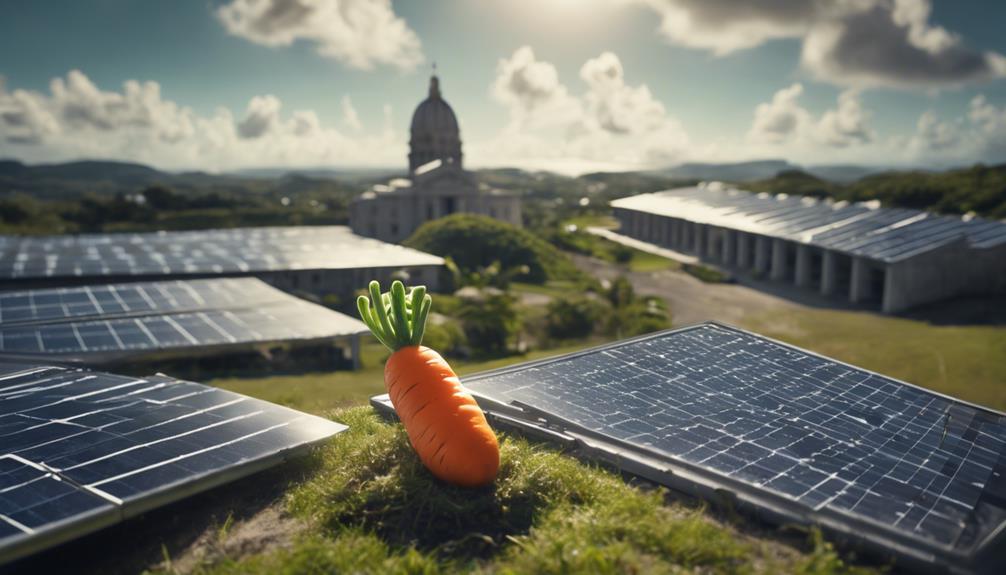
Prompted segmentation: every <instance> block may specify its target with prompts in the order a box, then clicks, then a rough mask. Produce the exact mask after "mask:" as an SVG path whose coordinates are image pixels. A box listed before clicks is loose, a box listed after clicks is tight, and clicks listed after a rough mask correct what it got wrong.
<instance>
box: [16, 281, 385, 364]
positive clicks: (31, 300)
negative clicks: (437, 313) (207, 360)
mask: <svg viewBox="0 0 1006 575" xmlns="http://www.w3.org/2000/svg"><path fill="white" fill-rule="evenodd" d="M365 332H367V327H366V326H365V325H364V324H363V323H362V322H360V321H359V320H357V319H355V318H351V317H349V316H346V315H344V314H341V313H338V312H336V311H333V310H330V309H327V308H324V307H321V306H318V305H315V304H312V303H310V302H306V301H304V300H301V299H299V298H296V297H293V296H291V295H289V294H286V293H284V292H282V291H280V290H277V289H275V288H273V287H271V286H269V285H266V284H265V283H264V282H262V281H260V280H258V279H255V278H222V279H212V280H192V281H170V282H148V283H130V284H118V285H104V286H83V287H72V288H57V289H39V290H29V291H18V292H0V356H8V357H9V356H15V357H32V356H40V355H44V356H45V357H47V358H49V359H50V361H52V360H56V359H59V360H63V361H81V362H87V363H101V362H102V361H105V360H114V359H119V358H121V357H124V356H129V357H133V356H137V355H142V354H146V353H155V352H165V351H175V352H177V351H184V350H200V351H202V350H206V349H213V348H215V346H247V345H252V344H263V343H272V342H285V341H309V340H320V339H326V338H336V337H342V336H350V335H355V334H361V333H365Z"/></svg>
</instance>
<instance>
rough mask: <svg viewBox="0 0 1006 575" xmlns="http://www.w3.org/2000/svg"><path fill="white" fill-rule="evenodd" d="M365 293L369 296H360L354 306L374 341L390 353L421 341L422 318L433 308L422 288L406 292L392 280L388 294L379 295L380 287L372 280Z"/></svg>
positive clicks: (423, 324)
mask: <svg viewBox="0 0 1006 575" xmlns="http://www.w3.org/2000/svg"><path fill="white" fill-rule="evenodd" d="M368 291H369V292H370V297H367V296H365V295H361V296H360V297H359V298H357V299H356V307H357V309H358V310H359V311H360V318H361V319H363V323H365V324H367V327H369V328H370V331H372V332H374V337H376V338H377V340H378V341H380V342H381V343H382V344H384V345H385V346H386V347H387V348H388V349H390V350H391V351H397V350H399V349H401V348H403V347H407V346H411V345H416V346H418V345H420V344H421V343H422V342H423V334H424V333H425V332H426V319H427V317H428V316H429V314H430V308H431V307H432V306H433V298H432V297H430V295H429V294H427V293H426V286H416V287H413V288H412V289H410V290H408V291H406V288H405V284H403V283H402V282H400V281H397V280H396V281H394V282H392V284H391V289H390V290H389V291H387V292H384V293H381V284H380V283H378V282H377V281H372V282H370V285H369V286H368Z"/></svg>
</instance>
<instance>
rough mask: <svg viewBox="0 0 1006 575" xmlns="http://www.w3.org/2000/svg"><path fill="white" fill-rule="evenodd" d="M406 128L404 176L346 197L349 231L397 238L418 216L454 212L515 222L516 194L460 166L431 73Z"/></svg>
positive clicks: (453, 131)
mask: <svg viewBox="0 0 1006 575" xmlns="http://www.w3.org/2000/svg"><path fill="white" fill-rule="evenodd" d="M409 131H410V139H409V177H408V178H395V179H393V180H391V181H389V182H388V183H386V184H378V185H375V186H373V187H372V188H371V189H370V190H368V191H366V192H364V193H363V194H362V195H361V196H360V197H359V198H357V199H356V200H355V201H354V202H353V203H352V205H351V206H350V210H349V224H350V226H351V227H352V228H353V232H354V233H356V234H359V235H362V236H368V237H372V238H377V239H379V240H383V241H387V242H401V241H403V240H405V239H406V238H408V237H409V236H411V235H412V232H414V231H416V228H418V227H419V226H421V225H422V224H423V223H424V222H426V221H429V220H434V219H437V218H440V217H443V216H447V215H450V214H453V213H458V212H465V213H473V214H482V215H485V216H489V217H491V218H495V219H498V220H502V221H505V222H507V223H511V224H513V225H515V226H520V225H521V202H520V197H518V196H516V195H514V194H511V193H509V192H505V191H502V190H496V189H493V188H490V187H489V186H488V185H486V184H480V183H478V181H477V180H476V179H475V176H474V174H472V173H471V172H469V171H467V170H465V169H464V168H463V167H462V158H463V154H462V152H461V131H460V129H459V128H458V119H457V116H455V115H454V110H453V109H451V106H450V104H448V103H447V101H446V100H444V98H443V96H442V95H441V94H440V80H439V79H438V78H437V77H436V76H432V77H431V78H430V91H429V95H428V96H427V98H426V99H425V100H423V101H422V102H421V103H420V104H419V106H418V107H417V108H416V111H415V112H414V113H413V114H412V125H411V127H410V130H409Z"/></svg>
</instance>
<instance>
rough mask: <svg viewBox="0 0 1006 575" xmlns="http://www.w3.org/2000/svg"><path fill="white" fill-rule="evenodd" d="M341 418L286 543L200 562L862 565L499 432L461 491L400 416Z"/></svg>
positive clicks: (461, 567)
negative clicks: (478, 483)
mask: <svg viewBox="0 0 1006 575" xmlns="http://www.w3.org/2000/svg"><path fill="white" fill-rule="evenodd" d="M333 418H334V419H336V420H338V421H341V422H343V423H346V424H348V425H349V429H348V430H347V431H346V432H344V433H342V434H340V435H339V436H337V437H336V438H335V439H334V440H333V441H331V442H330V443H329V444H328V445H326V446H324V447H323V448H321V449H319V450H318V451H317V453H316V456H315V458H314V467H313V469H312V471H311V472H310V474H309V475H308V477H307V478H306V479H305V480H304V481H303V482H302V483H300V484H299V485H297V486H296V487H295V488H294V489H292V490H291V491H290V492H289V493H288V494H287V499H286V506H287V509H288V510H289V512H290V513H291V514H292V515H294V516H295V517H298V518H300V519H301V520H302V521H304V523H305V525H306V528H305V529H304V531H303V532H302V533H301V534H300V535H298V536H295V537H293V538H291V540H290V541H289V543H288V544H287V545H282V546H273V547H271V548H268V549H266V550H264V551H257V550H255V548H254V547H252V551H251V553H250V554H247V555H245V556H240V555H237V554H235V556H228V555H226V554H224V555H223V556H220V555H213V554H210V555H209V556H207V557H205V558H204V559H203V561H202V562H201V563H199V564H197V566H196V567H195V569H192V572H194V573H199V574H205V575H209V574H237V573H242V574H243V573H250V574H265V573H270V574H271V573H280V574H289V575H292V574H294V573H318V574H321V573H366V574H372V573H373V574H376V573H429V574H433V573H463V572H465V573H470V572H481V573H487V574H488V573H543V574H551V573H555V574H559V573H562V574H569V575H575V574H581V573H582V574H587V573H590V574H594V573H602V574H606V573H612V574H614V573H658V574H659V573H682V572H700V573H750V574H759V573H782V572H786V573H806V574H808V575H809V574H812V573H815V574H818V573H819V574H822V575H823V574H826V573H836V574H837V573H848V572H854V571H855V570H853V569H850V568H849V567H847V566H846V565H845V564H844V563H843V562H842V561H841V559H840V558H839V557H838V556H837V555H836V554H835V552H834V551H833V550H832V549H831V548H830V546H828V545H827V544H826V543H823V542H821V541H820V538H819V537H818V538H816V539H813V540H812V541H811V542H810V543H811V545H809V546H808V547H807V549H806V552H805V553H801V552H798V551H794V550H792V549H791V548H789V547H788V546H786V545H783V544H780V543H776V542H773V541H772V540H771V539H767V540H764V541H760V542H759V541H756V540H752V539H751V538H749V537H747V536H744V535H742V534H740V533H738V532H737V531H736V530H735V529H733V528H732V527H730V526H727V525H724V524H722V523H719V522H716V521H714V520H712V519H711V518H710V517H709V516H708V515H707V514H706V513H705V512H704V510H703V509H702V508H694V507H693V508H689V507H686V506H684V505H682V504H679V503H668V502H667V501H668V498H667V493H666V492H665V491H664V490H662V489H653V490H647V491H644V490H641V489H638V488H635V487H632V486H630V485H628V484H626V482H624V481H623V480H622V479H621V478H620V477H619V476H618V475H616V474H614V473H611V472H608V471H605V470H602V469H599V468H597V467H593V466H588V465H585V464H583V463H579V462H578V461H577V460H575V459H573V458H571V457H567V456H565V455H562V454H560V453H558V452H556V451H553V450H551V449H548V448H545V447H541V446H537V445H533V444H531V443H529V442H527V441H525V440H523V439H519V438H514V437H508V436H504V437H503V438H502V441H501V445H500V473H499V477H498V478H497V480H496V482H495V483H494V484H493V485H490V486H487V487H484V488H479V489H464V488H458V487H454V486H451V485H447V484H445V483H443V482H441V481H438V480H437V479H435V478H434V477H433V476H432V475H430V473H429V471H427V470H426V468H425V467H424V466H423V465H422V463H421V462H420V461H419V459H418V457H417V456H416V454H415V452H414V451H413V450H412V448H411V447H410V446H409V443H408V438H407V436H406V435H405V432H404V430H403V429H402V427H401V426H400V425H397V424H388V423H384V422H382V421H381V420H379V419H378V417H377V416H376V415H375V414H374V413H373V411H372V410H371V409H369V408H367V407H362V408H355V409H350V410H345V411H340V412H337V413H335V414H333ZM222 547H223V548H226V546H222ZM247 547H248V546H245V548H247ZM246 553H247V551H246ZM169 568H170V567H169ZM859 571H860V572H863V571H865V570H859Z"/></svg>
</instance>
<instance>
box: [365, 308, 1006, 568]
mask: <svg viewBox="0 0 1006 575" xmlns="http://www.w3.org/2000/svg"><path fill="white" fill-rule="evenodd" d="M465 385H466V386H468V387H469V389H470V390H471V391H472V392H473V393H474V394H476V396H478V397H479V398H481V399H483V400H485V402H486V405H487V407H488V408H489V410H490V411H491V412H495V413H497V414H498V415H500V416H502V417H503V418H504V419H503V420H502V421H504V423H506V422H511V423H513V422H515V421H516V422H519V423H518V427H520V426H523V427H525V428H526V427H528V426H529V425H531V426H534V427H537V428H540V430H543V431H545V432H548V433H553V434H555V433H556V432H558V434H559V435H564V436H566V437H567V438H573V439H576V440H579V441H581V442H585V443H586V444H588V445H591V446H593V447H592V448H593V449H594V451H595V454H597V453H600V454H601V455H600V457H602V458H606V459H608V460H611V461H614V462H616V464H620V465H623V466H626V465H628V466H630V467H631V468H632V469H631V470H633V471H635V472H638V473H640V474H641V475H644V476H649V477H651V478H654V479H656V480H658V481H662V482H665V483H670V484H672V485H675V486H677V487H683V488H684V489H686V490H691V491H693V492H696V493H699V494H708V492H709V490H713V489H715V490H726V491H728V492H730V493H734V494H735V495H736V496H737V498H738V499H739V500H740V501H741V502H742V503H744V504H747V505H752V506H754V507H755V508H756V509H758V511H760V512H763V513H764V512H767V513H769V514H770V515H774V516H776V517H777V518H779V520H781V521H800V522H813V523H817V524H820V525H824V526H825V527H827V528H830V529H832V530H833V531H835V532H838V533H841V534H843V535H844V536H847V537H850V538H854V539H859V540H860V542H862V543H863V544H864V545H867V546H869V545H876V544H879V545H881V546H883V548H884V551H885V552H886V553H894V554H900V555H901V556H902V557H903V558H905V559H906V560H909V561H912V560H915V561H918V562H922V563H924V562H926V561H938V562H940V563H942V564H943V565H945V566H946V565H952V564H953V565H955V566H958V567H959V566H960V565H962V564H966V565H971V564H972V563H971V562H972V561H974V560H975V558H976V557H977V556H979V555H980V554H982V553H983V552H986V551H987V550H989V549H994V547H995V545H996V544H999V545H1000V547H1001V543H1003V542H1004V541H1006V539H1004V538H1006V532H1004V530H1006V415H1004V414H1002V413H998V412H994V411H991V410H987V409H984V408H981V407H977V406H973V405H970V404H967V403H964V402H961V401H958V400H954V399H952V398H948V397H945V396H941V395H938V394H935V393H933V392H930V391H927V390H924V389H922V388H919V387H915V386H912V385H909V384H906V383H903V382H899V381H896V380H893V379H890V378H887V377H884V376H881V375H878V374H875V373H871V372H869V371H866V370H862V369H859V368H855V367H852V366H849V365H846V364H842V363H839V362H837V361H834V360H831V359H828V358H825V357H821V356H818V355H815V354H812V353H809V352H805V351H802V350H799V349H797V348H793V347H790V346H787V345H784V344H780V343H777V342H774V341H771V340H769V339H766V338H763V337H760V336H757V335H754V334H750V333H746V332H743V331H740V330H736V329H733V328H728V327H725V326H720V325H716V324H704V325H700V326H696V327H692V328H685V329H681V330H677V331H670V332H664V333H661V334H657V335H654V336H649V337H644V338H641V339H636V340H630V341H628V342H624V343H619V344H616V345H612V346H609V347H605V348H599V349H595V350H591V351H587V352H582V353H578V354H573V355H570V356H565V357H560V358H555V359H551V360H544V361H541V362H535V363H530V364H525V365H521V366H516V367H512V368H506V369H503V370H499V371H496V372H490V373H487V374H484V375H480V376H474V377H469V378H466V379H465ZM379 403H380V402H379ZM605 454H606V455H605ZM627 462H628V463H627Z"/></svg>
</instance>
